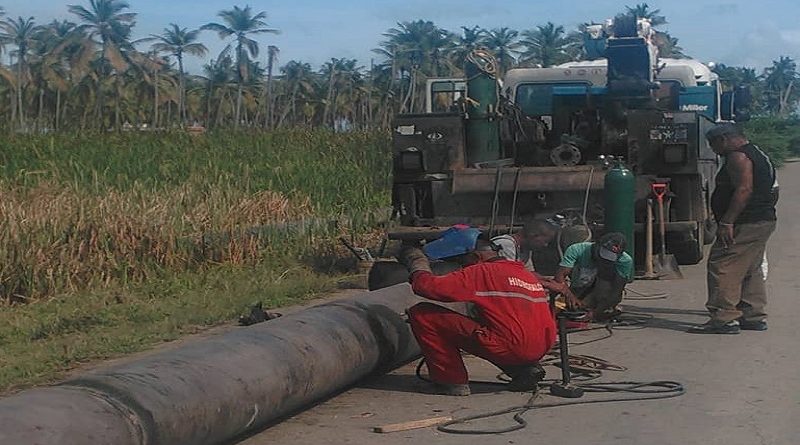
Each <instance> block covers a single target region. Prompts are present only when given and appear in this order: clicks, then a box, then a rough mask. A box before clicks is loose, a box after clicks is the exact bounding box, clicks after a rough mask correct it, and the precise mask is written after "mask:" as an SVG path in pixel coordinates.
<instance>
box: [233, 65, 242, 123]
mask: <svg viewBox="0 0 800 445" xmlns="http://www.w3.org/2000/svg"><path fill="white" fill-rule="evenodd" d="M240 77H241V75H240ZM241 112H242V79H239V82H238V85H236V113H235V114H234V117H235V119H236V122H234V123H233V128H239V118H240V117H241Z"/></svg>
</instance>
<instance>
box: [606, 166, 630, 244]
mask: <svg viewBox="0 0 800 445" xmlns="http://www.w3.org/2000/svg"><path fill="white" fill-rule="evenodd" d="M635 199H636V178H635V177H634V175H633V172H632V171H630V170H628V168H627V167H626V166H625V164H624V163H623V162H622V161H621V160H616V161H614V163H613V165H612V167H611V169H610V170H609V171H608V172H606V178H605V184H604V188H603V200H604V204H605V231H606V233H609V232H619V233H622V234H623V235H625V240H626V241H627V247H626V248H625V251H626V252H628V255H630V256H631V258H633V252H634V246H633V222H634V203H635Z"/></svg>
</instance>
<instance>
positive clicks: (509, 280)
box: [408, 260, 556, 384]
mask: <svg viewBox="0 0 800 445" xmlns="http://www.w3.org/2000/svg"><path fill="white" fill-rule="evenodd" d="M411 286H412V287H413V289H414V292H415V293H416V294H417V295H421V296H423V297H425V298H429V299H431V300H437V301H444V302H456V301H460V302H470V303H473V304H474V305H475V307H476V309H477V313H478V320H473V319H471V318H468V317H465V316H463V315H461V314H459V313H457V312H454V311H451V310H449V309H446V308H444V307H442V306H439V305H435V304H432V303H419V304H417V305H415V306H413V307H411V308H410V309H409V310H408V315H409V321H410V323H411V330H412V331H413V332H414V336H415V337H416V338H417V342H418V343H419V345H420V348H421V349H422V354H423V355H424V356H425V361H426V362H427V363H428V372H429V373H430V376H431V379H432V380H433V381H435V382H438V383H450V384H466V383H467V382H468V381H469V378H468V377H467V370H466V368H465V367H464V361H463V360H462V359H461V354H460V352H459V350H464V351H466V352H468V353H470V354H473V355H475V356H478V357H481V358H483V359H486V360H489V361H490V362H492V363H494V364H495V365H498V366H501V367H502V366H506V365H508V366H513V365H532V364H534V363H536V362H538V361H539V359H541V358H542V357H543V356H544V355H545V354H546V353H547V352H548V351H549V350H550V348H551V347H552V346H553V343H554V342H555V339H556V327H555V322H554V320H553V316H552V314H551V313H550V307H549V305H548V299H547V292H546V291H545V290H544V288H542V285H541V283H540V282H539V280H538V278H536V277H535V276H534V275H533V274H531V273H530V272H528V271H527V270H525V266H524V265H523V264H522V263H520V262H517V261H508V260H495V261H490V262H485V263H479V264H475V265H472V266H469V267H466V268H464V269H462V270H459V271H455V272H452V273H450V274H447V275H444V276H436V275H433V274H431V273H429V272H425V271H418V272H415V273H414V274H413V275H412V276H411Z"/></svg>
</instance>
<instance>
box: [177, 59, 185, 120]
mask: <svg viewBox="0 0 800 445" xmlns="http://www.w3.org/2000/svg"><path fill="white" fill-rule="evenodd" d="M177 57H178V88H180V91H179V92H178V108H179V109H180V116H181V128H183V126H184V125H185V123H186V84H185V83H184V74H183V54H181V53H180V52H179V53H178V54H177Z"/></svg>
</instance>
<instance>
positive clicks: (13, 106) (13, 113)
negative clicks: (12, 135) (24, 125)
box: [8, 87, 17, 128]
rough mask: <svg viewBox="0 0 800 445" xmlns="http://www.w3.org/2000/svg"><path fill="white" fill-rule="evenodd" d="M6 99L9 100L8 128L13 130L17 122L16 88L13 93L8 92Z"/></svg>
mask: <svg viewBox="0 0 800 445" xmlns="http://www.w3.org/2000/svg"><path fill="white" fill-rule="evenodd" d="M8 97H9V99H11V119H10V120H9V122H8V125H9V128H14V125H16V122H17V94H16V87H15V88H14V90H13V91H11V90H9V92H8Z"/></svg>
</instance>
